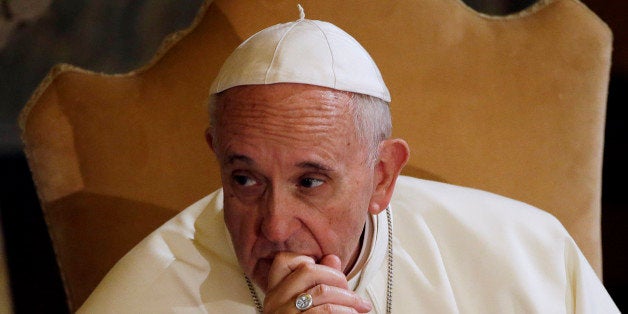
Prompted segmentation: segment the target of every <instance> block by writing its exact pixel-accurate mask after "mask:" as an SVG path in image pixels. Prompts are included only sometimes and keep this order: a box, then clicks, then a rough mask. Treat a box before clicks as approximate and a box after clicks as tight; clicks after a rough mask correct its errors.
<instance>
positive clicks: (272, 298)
mask: <svg viewBox="0 0 628 314" xmlns="http://www.w3.org/2000/svg"><path fill="white" fill-rule="evenodd" d="M319 284H325V285H328V286H335V287H338V288H340V289H345V290H346V289H348V288H349V285H348V283H347V278H346V277H345V275H344V274H343V273H342V272H340V271H338V270H336V269H333V268H331V267H328V266H325V265H319V264H313V263H302V264H300V265H299V266H297V268H296V269H295V270H294V271H293V272H292V273H290V274H289V275H287V276H286V277H285V278H284V279H283V280H282V281H281V282H279V283H278V284H277V285H275V286H274V287H273V289H270V290H268V292H267V293H266V298H265V300H264V302H265V303H266V304H265V305H264V306H265V308H274V307H278V306H280V305H281V304H284V303H289V302H292V303H294V298H295V297H296V296H297V295H298V294H300V293H301V292H303V291H307V290H308V289H310V288H312V287H315V286H317V285H319Z"/></svg>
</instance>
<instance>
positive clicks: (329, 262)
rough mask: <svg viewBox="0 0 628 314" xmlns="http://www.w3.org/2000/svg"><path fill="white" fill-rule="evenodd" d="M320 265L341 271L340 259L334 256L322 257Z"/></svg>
mask: <svg viewBox="0 0 628 314" xmlns="http://www.w3.org/2000/svg"><path fill="white" fill-rule="evenodd" d="M320 264H321V265H325V266H328V267H331V268H333V269H336V270H338V271H342V262H341V261H340V257H338V256H336V255H334V254H329V255H325V256H323V258H322V259H321V261H320Z"/></svg>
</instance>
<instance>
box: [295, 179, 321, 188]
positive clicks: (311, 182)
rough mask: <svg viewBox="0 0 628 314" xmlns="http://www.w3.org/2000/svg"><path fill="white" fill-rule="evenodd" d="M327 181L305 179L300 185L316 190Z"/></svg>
mask: <svg viewBox="0 0 628 314" xmlns="http://www.w3.org/2000/svg"><path fill="white" fill-rule="evenodd" d="M323 183H325V181H323V180H320V179H315V178H303V179H301V181H299V185H301V186H302V187H305V188H315V187H318V186H321V185H322V184H323Z"/></svg>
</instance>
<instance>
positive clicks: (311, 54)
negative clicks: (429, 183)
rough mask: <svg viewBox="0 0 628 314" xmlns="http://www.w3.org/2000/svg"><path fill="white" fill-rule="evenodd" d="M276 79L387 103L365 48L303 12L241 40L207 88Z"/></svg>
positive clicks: (216, 90)
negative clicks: (297, 18)
mask: <svg viewBox="0 0 628 314" xmlns="http://www.w3.org/2000/svg"><path fill="white" fill-rule="evenodd" d="M299 9H301V8H300V7H299ZM274 83H303V84H310V85H317V86H324V87H329V88H333V89H336V90H341V91H348V92H354V93H360V94H366V95H370V96H374V97H377V98H380V99H382V100H384V101H387V102H390V93H389V92H388V88H386V84H384V80H383V79H382V75H381V74H380V72H379V69H378V68H377V65H375V61H373V59H372V58H371V56H370V55H369V54H368V52H366V50H365V49H364V48H363V47H362V46H361V45H360V44H359V43H358V42H357V41H356V40H355V39H354V38H353V37H351V35H349V34H347V33H346V32H345V31H343V30H341V29H340V28H338V27H337V26H335V25H333V24H331V23H328V22H323V21H315V20H308V19H305V17H304V14H303V11H301V18H300V19H299V20H297V21H294V22H290V23H284V24H277V25H274V26H271V27H269V28H266V29H264V30H261V31H260V32H258V33H257V34H255V35H253V36H251V37H249V39H247V40H245V41H244V42H243V43H242V44H240V46H238V48H236V49H235V51H234V52H233V53H232V54H231V55H230V56H229V58H227V60H226V61H225V63H224V64H223V66H222V68H221V69H220V72H219V73H218V76H217V77H216V79H215V80H214V82H213V83H212V86H211V88H210V93H211V94H216V93H219V92H221V91H224V90H226V89H229V88H231V87H235V86H241V85H264V84H274Z"/></svg>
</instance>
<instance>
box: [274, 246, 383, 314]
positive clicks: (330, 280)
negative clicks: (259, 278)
mask: <svg viewBox="0 0 628 314" xmlns="http://www.w3.org/2000/svg"><path fill="white" fill-rule="evenodd" d="M301 293H308V294H310V295H311V296H312V301H313V302H312V306H311V307H310V308H308V309H307V310H305V311H303V313H368V312H369V311H370V310H371V309H372V305H371V303H370V302H369V301H368V300H366V299H364V298H362V297H360V296H359V295H357V294H356V293H355V292H353V291H351V290H350V289H349V286H348V282H347V278H346V276H345V274H344V273H343V272H342V269H341V262H340V258H338V257H337V256H336V255H326V256H324V257H323V258H322V259H321V260H320V262H319V263H316V261H315V260H314V259H313V258H311V257H309V256H304V255H298V254H296V253H291V252H281V253H278V254H277V255H276V256H275V259H274V260H273V264H272V265H271V267H270V271H269V274H268V291H267V293H266V298H265V300H264V312H265V313H300V312H301V310H299V309H297V307H296V306H295V300H296V297H297V296H298V295H300V294H301Z"/></svg>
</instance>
